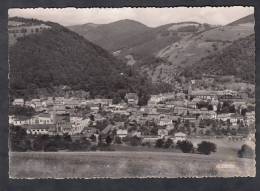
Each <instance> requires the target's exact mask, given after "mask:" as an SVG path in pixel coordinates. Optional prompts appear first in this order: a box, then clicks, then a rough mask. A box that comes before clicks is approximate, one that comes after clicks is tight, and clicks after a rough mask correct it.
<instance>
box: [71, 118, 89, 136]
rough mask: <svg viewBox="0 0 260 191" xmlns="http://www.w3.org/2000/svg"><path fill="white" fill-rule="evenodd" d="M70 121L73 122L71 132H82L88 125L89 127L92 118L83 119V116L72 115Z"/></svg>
mask: <svg viewBox="0 0 260 191" xmlns="http://www.w3.org/2000/svg"><path fill="white" fill-rule="evenodd" d="M70 122H71V124H72V128H71V131H70V134H78V133H81V132H82V131H83V130H84V129H85V128H86V127H88V125H89V122H90V119H89V118H85V119H83V118H81V117H71V118H70Z"/></svg>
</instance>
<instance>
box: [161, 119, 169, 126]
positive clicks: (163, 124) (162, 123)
mask: <svg viewBox="0 0 260 191" xmlns="http://www.w3.org/2000/svg"><path fill="white" fill-rule="evenodd" d="M171 124H172V119H169V118H161V119H160V121H159V124H158V125H160V126H165V125H171Z"/></svg>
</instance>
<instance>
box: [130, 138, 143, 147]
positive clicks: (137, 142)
mask: <svg viewBox="0 0 260 191" xmlns="http://www.w3.org/2000/svg"><path fill="white" fill-rule="evenodd" d="M129 141H130V145H132V146H137V145H141V138H139V137H137V136H134V137H131V138H130V140H129Z"/></svg>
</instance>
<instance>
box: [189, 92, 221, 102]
mask: <svg viewBox="0 0 260 191" xmlns="http://www.w3.org/2000/svg"><path fill="white" fill-rule="evenodd" d="M190 96H191V97H192V98H200V99H202V100H211V99H217V98H218V93H217V92H216V91H208V90H195V91H191V95H190Z"/></svg>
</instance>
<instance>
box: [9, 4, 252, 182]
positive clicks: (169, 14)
mask: <svg viewBox="0 0 260 191" xmlns="http://www.w3.org/2000/svg"><path fill="white" fill-rule="evenodd" d="M254 26H255V18H254V7H242V6H233V7H232V6H231V7H193V8H191V7H168V8H130V7H129V8H79V9H76V8H59V9H58V8H48V9H47V8H35V9H29V8H28V9H18V8H13V9H12V8H10V9H9V11H8V35H9V41H8V54H9V55H8V62H9V114H8V117H9V177H10V178H15V179H16V178H18V179H34V178H37V179H39V178H40V179H45V178H53V179H55V178H59V179H60V178H86V179H92V178H113V179H119V178H150V177H155V178H183V177H192V178H201V177H255V174H256V169H255V166H256V163H255V142H256V141H255V132H256V128H255V105H256V104H255V30H254Z"/></svg>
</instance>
